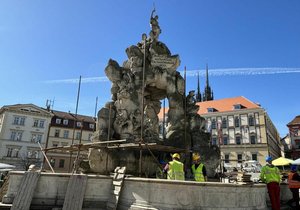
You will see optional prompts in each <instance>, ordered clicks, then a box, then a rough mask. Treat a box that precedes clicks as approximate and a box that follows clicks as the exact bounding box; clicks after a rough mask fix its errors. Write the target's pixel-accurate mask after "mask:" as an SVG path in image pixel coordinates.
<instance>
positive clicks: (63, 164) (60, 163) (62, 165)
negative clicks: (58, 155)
mask: <svg viewBox="0 0 300 210" xmlns="http://www.w3.org/2000/svg"><path fill="white" fill-rule="evenodd" d="M64 166H65V160H64V159H60V160H59V164H58V167H59V168H63V167H64Z"/></svg>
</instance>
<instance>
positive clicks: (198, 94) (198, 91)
mask: <svg viewBox="0 0 300 210" xmlns="http://www.w3.org/2000/svg"><path fill="white" fill-rule="evenodd" d="M197 85H198V87H197V94H196V102H201V101H202V99H201V98H202V97H201V92H200V75H199V72H198V84H197Z"/></svg>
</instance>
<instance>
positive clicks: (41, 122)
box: [33, 119, 45, 128]
mask: <svg viewBox="0 0 300 210" xmlns="http://www.w3.org/2000/svg"><path fill="white" fill-rule="evenodd" d="M44 125H45V120H38V119H35V120H34V121H33V127H37V128H44Z"/></svg>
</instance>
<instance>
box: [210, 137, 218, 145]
mask: <svg viewBox="0 0 300 210" xmlns="http://www.w3.org/2000/svg"><path fill="white" fill-rule="evenodd" d="M211 144H212V145H217V137H212V139H211Z"/></svg>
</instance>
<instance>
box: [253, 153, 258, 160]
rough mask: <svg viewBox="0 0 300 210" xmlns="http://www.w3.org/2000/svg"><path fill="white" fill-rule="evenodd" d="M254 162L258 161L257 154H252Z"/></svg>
mask: <svg viewBox="0 0 300 210" xmlns="http://www.w3.org/2000/svg"><path fill="white" fill-rule="evenodd" d="M252 160H256V161H257V154H256V153H255V154H252Z"/></svg>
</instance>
